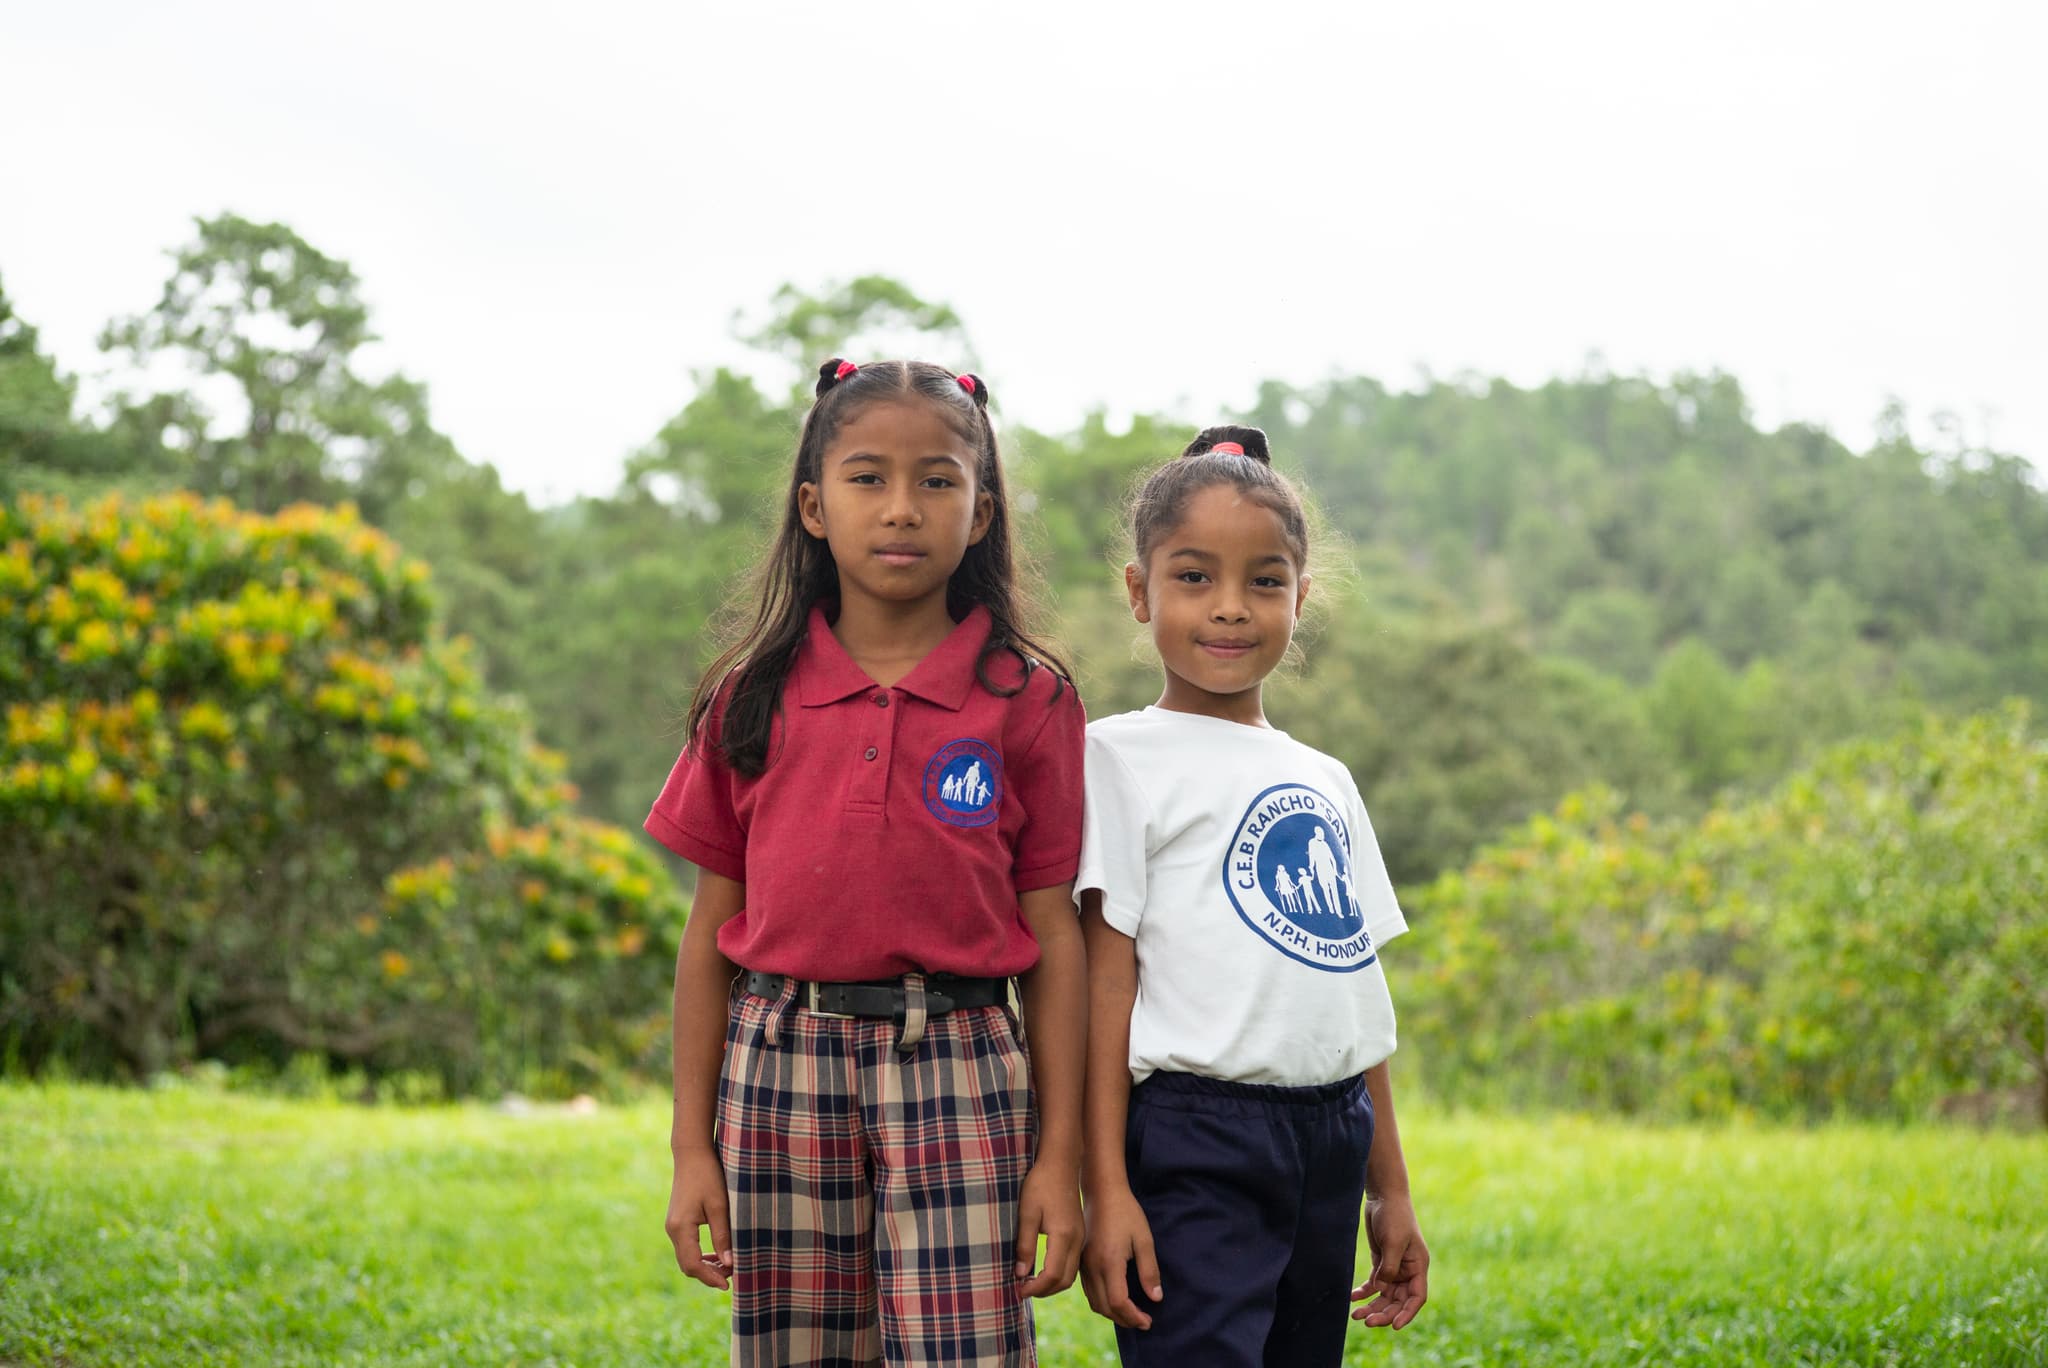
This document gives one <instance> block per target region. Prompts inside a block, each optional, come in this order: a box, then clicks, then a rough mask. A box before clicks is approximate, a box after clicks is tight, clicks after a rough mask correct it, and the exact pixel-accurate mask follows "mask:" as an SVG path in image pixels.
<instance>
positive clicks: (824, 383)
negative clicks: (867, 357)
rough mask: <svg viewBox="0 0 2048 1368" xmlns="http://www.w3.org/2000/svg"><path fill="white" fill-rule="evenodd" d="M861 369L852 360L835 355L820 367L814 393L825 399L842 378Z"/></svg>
mask: <svg viewBox="0 0 2048 1368" xmlns="http://www.w3.org/2000/svg"><path fill="white" fill-rule="evenodd" d="M859 369H860V367H859V366H856V365H854V364H853V362H851V361H848V360H845V359H843V358H841V357H837V356H835V357H833V358H832V359H831V360H829V361H827V362H826V363H825V364H824V365H822V366H820V367H818V387H817V388H816V389H815V390H813V391H812V393H813V394H814V395H816V396H817V397H818V398H820V399H823V398H824V397H825V395H826V394H827V393H829V392H830V391H831V389H832V387H833V386H834V385H837V384H838V383H839V382H840V381H841V380H844V379H845V378H846V377H847V376H849V375H852V374H853V373H854V372H855V371H858V370H859Z"/></svg>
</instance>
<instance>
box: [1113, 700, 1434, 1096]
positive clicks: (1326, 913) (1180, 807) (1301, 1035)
mask: <svg viewBox="0 0 2048 1368" xmlns="http://www.w3.org/2000/svg"><path fill="white" fill-rule="evenodd" d="M1089 888H1099V889H1101V890H1102V911H1103V917H1104V919H1105V920H1106V921H1107V922H1108V923H1109V924H1110V925H1111V926H1113V927H1115V928H1116V929H1117V930H1119V931H1121V932H1123V933H1124V934H1125V935H1127V936H1130V937H1132V938H1133V939H1134V940H1136V941H1137V956H1138V998H1137V1002H1136V1004H1135V1005H1134V1006H1133V1008H1132V1010H1131V1079H1132V1081H1133V1082H1142V1081H1143V1080H1144V1079H1145V1078H1147V1077H1148V1076H1150V1075H1151V1074H1152V1073H1153V1071H1155V1070H1158V1069H1166V1070H1170V1071H1173V1072H1178V1073H1196V1074H1203V1075H1206V1076H1207V1077H1210V1078H1222V1079H1231V1080H1235V1081H1237V1082H1242V1083H1278V1084H1285V1085H1292V1086H1300V1085H1306V1084H1313V1083H1331V1082H1335V1081H1337V1080H1338V1079H1343V1078H1349V1077H1351V1076H1352V1075H1353V1074H1356V1073H1360V1072H1362V1071H1363V1070H1366V1069H1369V1068H1371V1067H1372V1066H1373V1065H1375V1064H1377V1063H1379V1062H1380V1061H1381V1060H1383V1059H1385V1058H1386V1057H1387V1056H1388V1055H1390V1054H1392V1053H1393V1052H1394V1006H1393V1002H1392V1001H1391V999H1389V998H1388V996H1387V980H1386V976H1385V974H1384V973H1383V972H1382V970H1381V968H1380V963H1379V947H1380V946H1381V945H1382V944H1384V943H1385V942H1387V941H1389V940H1392V939H1393V938H1394V937H1395V936H1398V935H1400V934H1401V933H1402V932H1403V931H1406V930H1407V929H1408V924H1407V922H1406V921H1404V920H1403V919H1402V916H1401V908H1400V906H1399V904H1397V903H1396V902H1395V901H1394V888H1393V884H1392V883H1391V882H1390V881H1389V880H1388V878H1387V867H1386V864H1385V862H1384V861H1383V860H1382V859H1381V858H1380V848H1379V843H1378V842H1377V841H1376V840H1374V839H1373V834H1372V823H1371V822H1370V821H1369V820H1368V819H1367V817H1366V815H1365V802H1364V800H1363V799H1361V798H1360V797H1359V796H1358V786H1357V785H1356V784H1355V783H1353V782H1352V779H1351V774H1350V772H1349V771H1348V770H1346V769H1345V768H1344V766H1343V765H1341V764H1339V763H1338V762H1337V761H1335V760H1333V759H1331V758H1330V757H1329V756H1327V755H1324V754H1323V753H1322V752H1321V751H1318V750H1314V749H1311V748H1310V747H1308V746H1304V745H1302V744H1301V743H1300V742H1299V741H1296V740H1295V739H1294V738H1292V737H1290V736H1288V735H1287V733H1285V732H1281V731H1274V730H1272V729H1271V728H1267V727H1248V726H1244V725H1242V724H1240V723H1236V722H1225V721H1223V720H1221V719H1219V718H1214V717H1201V716H1197V715H1195V714H1193V713H1182V712H1168V711H1166V710H1164V709H1161V708H1146V709H1144V710H1143V711H1141V712H1133V713H1124V714H1122V715H1121V716H1118V717H1106V718H1103V719H1101V720H1100V721H1097V722H1093V723H1091V724H1089V727H1088V768H1087V815H1086V819H1085V822H1084V824H1083V832H1082V839H1081V870H1080V873H1079V874H1078V875H1077V876H1076V878H1075V880H1074V892H1075V896H1076V898H1077V899H1078V898H1079V896H1080V893H1081V891H1082V890H1084V889H1089Z"/></svg>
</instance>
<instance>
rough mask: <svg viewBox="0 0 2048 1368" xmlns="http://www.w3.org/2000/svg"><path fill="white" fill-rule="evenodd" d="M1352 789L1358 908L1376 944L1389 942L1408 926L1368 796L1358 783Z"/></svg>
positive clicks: (1352, 859) (1352, 848) (1352, 845)
mask: <svg viewBox="0 0 2048 1368" xmlns="http://www.w3.org/2000/svg"><path fill="white" fill-rule="evenodd" d="M1350 789H1351V832H1352V835H1351V868H1352V870H1353V871H1354V873H1355V875H1356V879H1357V886H1356V889H1355V893H1356V896H1357V898H1358V909H1359V912H1360V914H1361V915H1362V916H1363V917H1364V918H1365V929H1366V930H1367V931H1368V932H1370V933H1371V935H1372V940H1373V944H1374V945H1385V944H1386V943H1387V942H1388V941H1390V940H1392V939H1393V938H1394V937H1396V936H1398V935H1400V934H1401V933H1402V932H1404V931H1406V930H1407V929H1408V921H1407V918H1405V917H1403V916H1402V915H1401V904H1400V901H1399V900H1398V899H1396V898H1395V896H1394V881H1393V880H1392V879H1391V878H1389V877H1388V875H1387V861H1386V857H1385V856H1384V855H1382V854H1381V853H1380V842H1379V837H1377V836H1375V835H1374V834H1373V829H1372V818H1371V817H1369V816H1367V815H1366V811H1365V799H1364V798H1363V797H1361V796H1360V795H1359V792H1358V785H1357V783H1356V782H1353V783H1352V784H1351V785H1350Z"/></svg>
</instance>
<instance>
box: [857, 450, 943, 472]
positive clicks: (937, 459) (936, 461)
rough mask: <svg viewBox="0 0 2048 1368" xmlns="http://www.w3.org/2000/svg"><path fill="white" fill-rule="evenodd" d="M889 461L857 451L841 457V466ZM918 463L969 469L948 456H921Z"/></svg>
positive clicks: (875, 454)
mask: <svg viewBox="0 0 2048 1368" xmlns="http://www.w3.org/2000/svg"><path fill="white" fill-rule="evenodd" d="M888 459H889V458H888V457H886V456H882V455H880V454H878V453H876V452H872V451H855V452H852V453H850V454H848V455H845V456H842V457H840V458H839V464H841V465H852V464H854V463H855V462H856V461H864V462H866V463H868V464H870V465H883V464H885V463H887V461H888ZM917 463H918V464H919V465H921V466H930V465H949V466H957V467H958V468H959V469H961V470H965V469H967V463H966V462H965V461H963V460H961V459H960V458H959V457H958V456H948V455H944V454H941V455H937V456H920V457H918V458H917Z"/></svg>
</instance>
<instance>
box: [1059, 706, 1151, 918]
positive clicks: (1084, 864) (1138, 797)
mask: <svg viewBox="0 0 2048 1368" xmlns="http://www.w3.org/2000/svg"><path fill="white" fill-rule="evenodd" d="M1087 790H1088V797H1087V802H1086V803H1085V804H1084V813H1083V816H1082V820H1081V872H1080V873H1079V874H1078V875H1076V876H1075V879H1074V892H1075V893H1076V894H1077V895H1078V894H1080V893H1081V892H1082V891H1084V890H1086V889H1090V888H1095V889H1100V890H1101V892H1102V919H1103V920H1104V921H1106V922H1108V923H1109V924H1110V925H1111V926H1113V927H1115V928H1116V929H1117V930H1119V931H1121V932H1123V933H1124V934H1125V935H1126V936H1130V937H1133V938H1135V937H1136V936H1137V934H1138V923H1139V922H1140V921H1142V920H1144V916H1145V895H1146V880H1145V867H1146V863H1147V858H1148V856H1149V855H1150V853H1151V840H1152V826H1153V823H1152V805H1151V803H1150V801H1149V800H1148V799H1147V798H1146V797H1145V792H1144V790H1143V789H1142V788H1141V787H1139V784H1138V777H1137V776H1136V775H1135V774H1132V773H1131V767H1130V766H1129V765H1127V764H1125V763H1124V761H1123V757H1122V756H1120V755H1118V754H1117V753H1116V750H1115V748H1114V747H1112V746H1111V745H1110V744H1109V743H1108V742H1106V741H1104V740H1102V739H1100V738H1099V737H1094V736H1091V737H1089V738H1088V778H1087Z"/></svg>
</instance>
